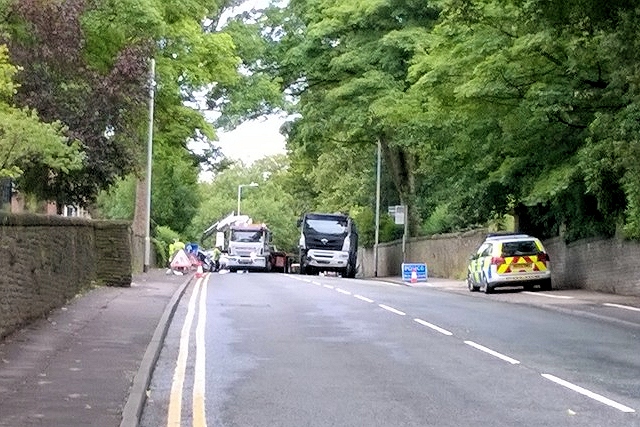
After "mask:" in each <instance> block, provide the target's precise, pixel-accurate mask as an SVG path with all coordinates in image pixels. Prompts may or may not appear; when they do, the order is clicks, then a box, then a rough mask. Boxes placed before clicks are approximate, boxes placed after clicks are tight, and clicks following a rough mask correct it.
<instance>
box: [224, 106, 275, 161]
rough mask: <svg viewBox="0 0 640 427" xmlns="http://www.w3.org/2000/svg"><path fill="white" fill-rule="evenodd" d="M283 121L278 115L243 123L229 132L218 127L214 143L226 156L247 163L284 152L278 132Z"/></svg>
mask: <svg viewBox="0 0 640 427" xmlns="http://www.w3.org/2000/svg"><path fill="white" fill-rule="evenodd" d="M284 121H285V119H284V118H282V117H280V116H270V117H268V118H266V119H258V120H252V121H250V122H246V123H243V124H242V125H240V126H238V127H237V128H236V129H235V130H233V131H231V132H223V131H222V130H220V129H218V141H216V143H215V145H217V146H219V147H220V148H221V149H222V153H223V154H224V155H225V156H226V157H228V158H230V159H235V160H242V161H243V162H244V163H245V164H247V165H249V164H251V163H253V162H254V161H256V160H258V159H261V158H263V157H266V156H272V155H274V154H284V153H285V139H284V136H282V135H281V134H280V132H279V128H280V126H281V125H282V123H284Z"/></svg>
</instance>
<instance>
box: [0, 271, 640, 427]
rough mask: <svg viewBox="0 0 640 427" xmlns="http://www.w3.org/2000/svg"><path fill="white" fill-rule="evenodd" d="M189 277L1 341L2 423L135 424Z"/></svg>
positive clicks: (59, 314) (634, 306) (13, 426)
mask: <svg viewBox="0 0 640 427" xmlns="http://www.w3.org/2000/svg"><path fill="white" fill-rule="evenodd" d="M193 278H194V275H193V274H190V275H187V276H175V275H166V274H165V270H164V269H152V270H150V271H149V272H147V273H143V274H140V275H138V276H136V277H134V279H133V283H132V286H131V287H130V288H111V287H99V288H95V289H92V290H90V291H88V292H86V293H84V294H83V295H79V296H78V297H76V298H75V299H73V300H72V301H70V302H69V303H68V304H67V305H66V306H64V307H62V308H60V309H57V310H54V311H53V312H52V313H50V315H49V316H48V317H47V318H46V319H41V320H39V321H36V322H33V323H32V324H30V325H29V326H27V327H25V328H23V329H21V330H19V331H17V332H15V333H14V334H12V335H10V336H8V337H7V338H5V339H4V340H3V341H0V426H2V427H5V426H6V427H9V426H10V427H22V426H47V427H86V426H100V427H109V426H114V427H115V426H120V427H135V426H137V425H138V422H139V418H140V415H141V411H142V408H143V406H144V403H145V399H146V392H147V388H148V386H149V383H150V381H151V375H152V373H153V367H154V366H155V363H156V361H157V358H158V356H159V353H160V350H161V348H162V344H163V341H164V337H165V335H166V332H167V329H168V326H169V324H170V322H171V319H172V316H173V313H174V311H175V309H176V307H177V304H178V302H179V301H180V298H181V296H182V294H183V293H184V291H185V289H186V288H187V286H188V285H189V283H191V281H192V280H193ZM376 280H381V281H384V282H387V283H389V284H394V285H402V286H411V287H416V288H420V287H432V288H439V289H441V290H443V291H449V292H460V293H464V294H466V295H471V296H474V297H478V298H492V299H496V300H503V301H505V302H511V303H514V302H515V303H523V304H531V305H538V306H545V307H548V308H551V309H558V310H569V311H573V310H576V312H578V311H580V312H581V313H583V314H584V313H588V312H589V310H586V311H585V307H594V306H602V305H606V304H613V305H620V306H622V307H627V308H628V310H633V311H632V313H633V314H634V315H636V314H637V315H638V316H640V297H628V296H621V295H611V294H603V293H598V292H590V291H585V290H554V291H551V292H522V291H517V292H515V291H513V290H509V289H506V290H504V291H500V290H499V291H498V292H496V293H495V294H492V295H484V294H481V293H473V294H472V293H470V292H469V291H468V289H467V288H466V285H465V283H464V282H463V281H459V280H449V279H438V278H429V280H428V282H418V283H406V282H403V281H402V280H401V278H400V277H384V278H377V279H376ZM612 307H613V306H612ZM612 309H613V308H612ZM615 309H616V310H619V308H618V307H616V308H615ZM635 310H637V313H636V312H635ZM625 311H626V310H625ZM598 316H600V318H602V314H601V313H600V314H598ZM614 317H615V316H613V315H612V319H613V318H614ZM638 319H640V317H638ZM638 325H640V321H639V322H638V323H637V324H636V326H638Z"/></svg>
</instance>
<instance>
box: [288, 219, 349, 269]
mask: <svg viewBox="0 0 640 427" xmlns="http://www.w3.org/2000/svg"><path fill="white" fill-rule="evenodd" d="M298 226H299V228H300V241H299V244H298V247H299V255H300V274H318V273H319V272H321V271H329V272H336V273H338V274H340V275H342V277H349V278H353V277H355V276H356V271H357V255H358V232H357V229H356V225H355V223H354V221H353V219H352V218H351V217H349V216H348V215H346V214H342V213H317V212H313V213H306V214H304V215H303V216H302V217H301V218H300V219H299V220H298Z"/></svg>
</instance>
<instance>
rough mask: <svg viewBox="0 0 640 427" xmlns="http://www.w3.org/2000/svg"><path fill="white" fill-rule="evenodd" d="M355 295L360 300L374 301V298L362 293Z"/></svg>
mask: <svg viewBox="0 0 640 427" xmlns="http://www.w3.org/2000/svg"><path fill="white" fill-rule="evenodd" d="M354 297H356V298H358V299H359V300H361V301H364V302H373V300H372V299H371V298H367V297H363V296H362V295H354Z"/></svg>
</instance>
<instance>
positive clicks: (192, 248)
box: [184, 243, 199, 255]
mask: <svg viewBox="0 0 640 427" xmlns="http://www.w3.org/2000/svg"><path fill="white" fill-rule="evenodd" d="M198 249H199V247H198V244H197V243H187V244H186V245H185V247H184V251H185V252H186V253H187V254H194V255H198Z"/></svg>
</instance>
